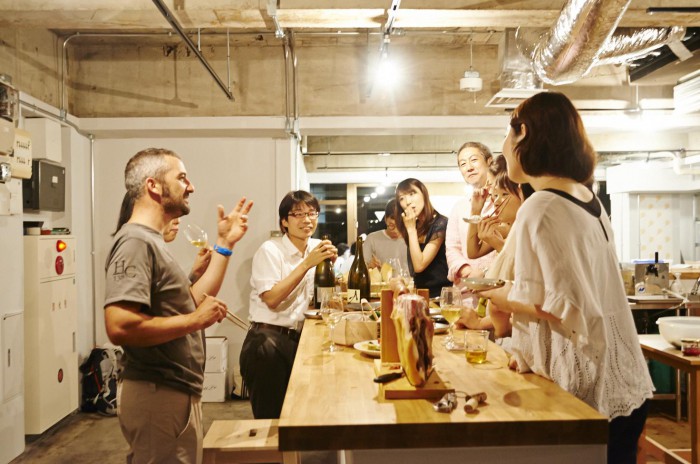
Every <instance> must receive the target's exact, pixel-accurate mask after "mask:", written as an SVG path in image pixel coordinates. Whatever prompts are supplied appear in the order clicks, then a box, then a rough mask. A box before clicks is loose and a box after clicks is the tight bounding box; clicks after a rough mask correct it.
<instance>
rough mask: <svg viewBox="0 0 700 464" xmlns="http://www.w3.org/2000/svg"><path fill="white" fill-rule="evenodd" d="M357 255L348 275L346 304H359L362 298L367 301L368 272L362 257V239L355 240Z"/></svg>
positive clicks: (368, 287)
mask: <svg viewBox="0 0 700 464" xmlns="http://www.w3.org/2000/svg"><path fill="white" fill-rule="evenodd" d="M356 249H357V254H356V255H355V259H354V260H353V262H352V266H350V273H349V274H348V303H358V304H359V303H360V301H361V299H362V298H365V299H366V300H367V301H369V289H370V280H369V270H368V269H367V264H366V263H365V258H364V256H363V255H362V237H359V238H358V239H357V245H356Z"/></svg>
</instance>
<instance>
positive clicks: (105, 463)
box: [11, 400, 337, 464]
mask: <svg viewBox="0 0 700 464" xmlns="http://www.w3.org/2000/svg"><path fill="white" fill-rule="evenodd" d="M252 418H253V411H252V410H251V408H250V403H249V402H248V401H246V400H237V401H226V402H224V403H202V422H203V426H204V430H205V431H207V430H209V427H210V426H211V423H212V421H214V420H222V419H252ZM127 451H129V447H128V445H127V444H126V441H124V437H123V436H122V433H121V430H120V429H119V419H118V418H117V417H105V416H101V415H99V414H94V413H82V412H77V413H74V414H72V415H70V416H68V417H66V418H65V419H64V420H63V421H61V422H59V423H58V424H57V425H55V426H54V427H52V428H51V429H49V430H47V431H46V432H44V433H43V434H41V435H39V436H33V437H29V438H28V440H27V446H26V449H25V450H24V453H22V455H20V456H19V457H18V458H17V459H14V460H13V461H11V464H30V463H31V464H96V463H100V464H123V463H124V462H125V456H126V453H127ZM301 461H302V464H336V463H337V459H336V453H335V452H313V453H302V455H301Z"/></svg>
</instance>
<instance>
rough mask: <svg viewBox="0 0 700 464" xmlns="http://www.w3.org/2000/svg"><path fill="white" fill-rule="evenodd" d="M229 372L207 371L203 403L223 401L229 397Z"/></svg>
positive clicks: (203, 389)
mask: <svg viewBox="0 0 700 464" xmlns="http://www.w3.org/2000/svg"><path fill="white" fill-rule="evenodd" d="M227 379H228V373H227V372H226V371H224V372H205V373H204V387H203V388H202V402H203V403H222V402H224V401H226V399H227V398H228V381H227Z"/></svg>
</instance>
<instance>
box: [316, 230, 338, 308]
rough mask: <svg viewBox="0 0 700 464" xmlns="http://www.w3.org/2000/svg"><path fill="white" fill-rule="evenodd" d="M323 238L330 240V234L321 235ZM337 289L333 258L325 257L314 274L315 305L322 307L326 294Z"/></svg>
mask: <svg viewBox="0 0 700 464" xmlns="http://www.w3.org/2000/svg"><path fill="white" fill-rule="evenodd" d="M321 238H322V239H323V240H330V237H329V236H328V235H324V236H323V237H321ZM334 290H335V273H334V272H333V263H332V262H331V259H330V258H328V259H324V260H323V261H321V262H320V263H318V264H317V265H316V273H315V274H314V307H315V308H320V307H321V300H322V299H323V297H324V296H325V295H329V294H331V293H333V291H334Z"/></svg>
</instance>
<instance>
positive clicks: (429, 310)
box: [428, 308, 442, 316]
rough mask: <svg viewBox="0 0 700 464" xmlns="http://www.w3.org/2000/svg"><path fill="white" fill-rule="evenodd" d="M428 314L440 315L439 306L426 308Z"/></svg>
mask: <svg viewBox="0 0 700 464" xmlns="http://www.w3.org/2000/svg"><path fill="white" fill-rule="evenodd" d="M428 315H429V316H442V311H440V308H428Z"/></svg>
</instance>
